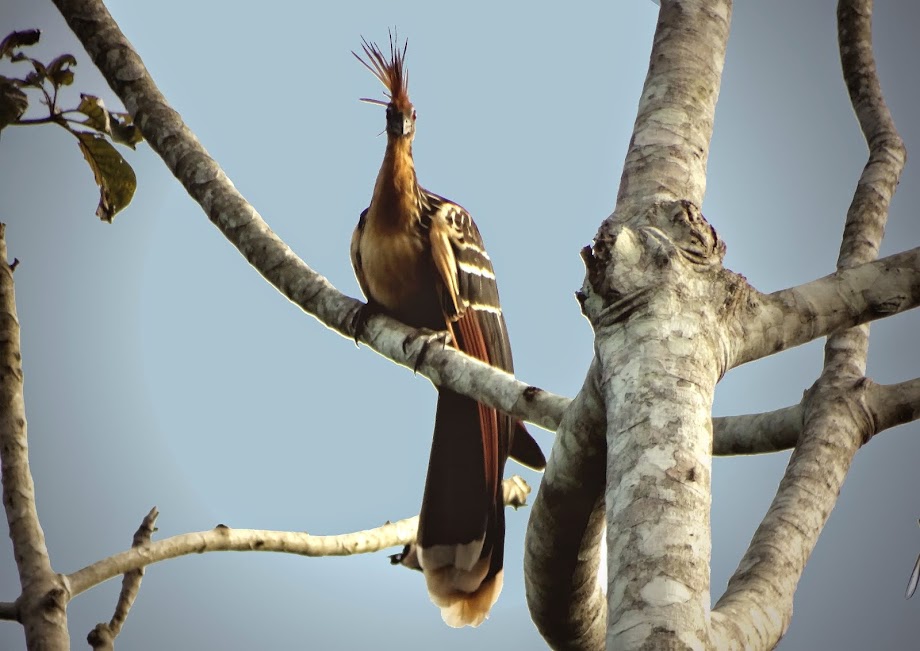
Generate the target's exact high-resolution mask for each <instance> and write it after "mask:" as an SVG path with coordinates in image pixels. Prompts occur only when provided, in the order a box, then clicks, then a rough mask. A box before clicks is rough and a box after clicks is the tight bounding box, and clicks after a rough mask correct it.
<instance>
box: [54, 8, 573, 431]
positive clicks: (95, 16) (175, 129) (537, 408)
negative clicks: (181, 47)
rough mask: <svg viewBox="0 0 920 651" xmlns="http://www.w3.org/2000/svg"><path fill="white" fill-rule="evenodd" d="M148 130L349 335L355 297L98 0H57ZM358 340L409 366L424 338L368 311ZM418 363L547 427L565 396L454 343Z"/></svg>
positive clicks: (330, 322) (238, 230)
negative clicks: (172, 102)
mask: <svg viewBox="0 0 920 651" xmlns="http://www.w3.org/2000/svg"><path fill="white" fill-rule="evenodd" d="M54 3H55V5H56V6H57V8H58V9H59V10H60V12H61V14H62V15H63V16H64V19H65V20H66V21H67V24H68V25H69V26H70V28H71V29H72V30H73V32H74V34H75V35H76V36H77V38H78V39H79V40H80V42H81V43H82V44H83V47H85V48H86V51H87V53H89V55H90V57H91V58H92V60H93V62H94V63H95V64H96V66H97V67H98V68H99V71H100V72H101V73H102V75H103V77H105V79H106V81H107V82H108V84H109V86H110V87H111V88H112V90H113V91H114V93H115V94H116V95H117V96H118V97H119V98H120V99H121V101H122V102H123V103H124V105H125V107H126V108H127V110H128V111H129V112H130V113H131V115H132V117H133V120H134V123H135V124H137V126H138V127H139V128H140V130H141V133H142V134H143V135H144V138H145V139H146V140H147V142H148V143H149V144H150V147H151V149H153V150H154V151H155V152H156V153H157V154H159V155H160V156H161V157H162V158H163V160H164V162H165V163H166V165H167V167H168V168H169V169H170V171H171V172H172V173H173V174H174V175H175V177H176V178H177V179H178V180H179V181H180V182H181V183H182V185H183V186H184V187H185V189H186V190H187V191H188V193H189V195H191V197H192V198H193V199H195V201H197V202H198V203H199V205H201V207H202V209H203V210H204V212H205V213H206V214H207V216H208V218H209V219H210V220H211V222H212V223H213V224H214V225H215V226H217V228H218V229H220V231H221V232H222V233H223V234H224V236H226V238H227V239H228V240H229V241H230V242H231V243H232V244H233V245H234V246H235V247H236V248H237V249H238V250H239V252H240V253H241V254H242V255H243V257H245V258H246V260H247V261H248V262H249V263H250V264H251V265H252V266H253V267H254V268H255V269H256V270H257V271H258V272H259V273H260V274H262V276H263V277H264V278H265V279H266V280H267V281H268V282H269V283H271V284H272V285H273V286H274V287H275V288H276V289H277V290H278V291H279V292H281V294H282V295H284V296H285V297H286V298H287V299H289V300H290V301H292V302H293V303H295V304H296V305H297V306H298V307H300V308H301V309H302V310H304V311H305V312H307V313H308V314H310V315H311V316H314V317H315V318H316V319H318V320H319V321H320V322H321V323H322V324H323V325H325V326H326V327H328V328H330V329H331V330H334V331H336V332H338V333H339V334H341V335H344V336H346V337H349V338H352V337H354V327H353V319H354V316H355V313H356V311H357V309H358V308H359V307H360V305H361V303H360V302H359V301H357V300H355V299H353V298H349V297H347V296H345V295H344V294H342V293H341V292H339V291H338V290H337V289H336V288H335V287H333V285H332V284H331V283H330V282H329V281H328V280H327V279H326V278H325V277H323V276H321V275H320V274H318V273H317V272H316V271H314V270H313V269H311V268H310V267H309V266H308V265H307V264H306V263H305V262H304V261H303V260H301V259H300V258H299V257H297V255H296V254H295V253H294V252H293V251H292V250H291V249H290V248H289V247H288V246H287V245H286V244H285V243H284V242H283V241H281V239H280V238H279V237H278V236H277V235H275V233H274V232H272V230H271V229H270V228H269V226H268V224H266V223H265V221H264V220H263V219H262V217H261V216H260V215H259V213H258V212H256V210H255V208H253V207H252V206H251V205H250V204H249V203H247V202H246V200H245V199H244V198H243V196H242V195H241V194H240V193H239V191H238V190H237V189H236V187H235V186H234V185H233V183H232V182H231V181H230V179H229V178H227V175H226V174H224V172H223V170H221V168H220V166H219V165H218V164H217V162H216V161H215V160H214V159H212V158H211V156H210V155H209V154H208V152H207V151H206V150H205V148H204V147H203V146H202V145H201V143H200V142H199V141H198V140H197V139H196V138H195V136H194V134H192V132H191V131H190V130H189V128H188V127H187V126H186V125H185V123H184V122H183V121H182V118H181V116H180V115H179V114H178V113H177V112H176V111H174V110H173V109H172V108H171V107H170V106H169V104H168V103H167V101H166V98H165V97H164V96H163V94H162V93H161V92H160V90H159V89H158V88H157V86H156V84H155V83H154V81H153V79H152V78H151V77H150V75H149V73H148V72H147V69H146V68H145V67H144V64H143V62H142V61H141V58H140V57H139V56H138V54H137V52H135V50H134V48H133V47H132V46H131V44H130V43H129V42H128V40H127V39H126V38H125V36H124V34H122V33H121V30H120V29H119V28H118V25H117V24H116V23H115V20H114V19H113V18H112V16H111V15H110V14H109V12H108V10H107V9H106V8H105V6H104V5H103V4H102V2H101V0H54ZM361 341H363V342H364V343H366V344H367V345H369V346H370V347H371V348H373V349H374V350H375V351H377V352H378V353H380V354H381V355H383V356H384V357H386V358H388V359H390V360H392V361H394V362H396V363H398V364H402V365H403V366H406V367H408V368H414V367H415V365H416V363H417V362H418V360H419V355H420V353H421V352H422V350H423V349H424V348H425V346H426V345H427V344H428V343H429V341H430V339H429V338H428V337H419V336H418V333H417V331H416V330H414V329H412V328H408V327H407V326H405V325H402V324H400V323H398V322H397V321H395V320H393V319H391V318H389V317H387V316H385V315H377V316H374V317H372V318H371V319H370V320H369V322H368V324H367V328H366V330H365V332H364V333H363V334H362V336H361ZM418 372H419V373H421V374H422V375H424V376H425V377H427V378H429V379H430V380H431V381H432V382H433V383H434V384H436V385H438V386H444V387H447V388H449V389H452V390H453V391H456V392H458V393H462V394H464V395H468V396H471V397H474V398H476V399H477V400H480V401H482V402H484V403H486V404H488V405H490V406H492V407H495V408H497V409H500V410H502V411H504V412H505V413H508V414H511V415H512V416H516V417H518V418H522V419H524V420H527V421H530V422H532V423H535V424H537V425H540V426H541V427H547V428H552V427H554V426H555V424H556V423H558V419H559V415H561V413H562V410H563V409H564V405H565V404H567V402H568V399H567V398H563V397H561V396H556V395H553V394H551V393H548V392H546V391H543V390H541V389H538V388H536V387H533V386H530V385H528V384H525V383H523V382H519V381H517V380H515V379H514V378H513V376H511V375H509V374H507V373H505V372H503V371H500V370H498V369H495V368H493V367H491V366H489V365H487V364H484V363H482V362H479V361H477V360H473V359H472V358H470V357H467V356H466V355H464V354H463V353H460V352H459V351H457V350H456V349H454V348H452V347H446V348H444V347H441V346H434V345H433V346H430V347H429V350H428V351H427V353H426V354H425V356H424V361H423V362H422V363H421V364H420V365H419V366H418Z"/></svg>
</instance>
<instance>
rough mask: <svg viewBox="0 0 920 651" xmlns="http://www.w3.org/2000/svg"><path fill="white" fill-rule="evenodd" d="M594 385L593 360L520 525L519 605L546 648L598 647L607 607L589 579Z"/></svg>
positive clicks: (595, 453) (594, 527)
mask: <svg viewBox="0 0 920 651" xmlns="http://www.w3.org/2000/svg"><path fill="white" fill-rule="evenodd" d="M597 382H598V363H597V361H596V360H595V361H594V362H593V363H592V365H591V369H590V370H589V371H588V374H587V377H586V378H585V382H584V386H582V388H581V391H579V392H578V395H576V396H575V399H574V400H573V401H572V404H571V405H570V406H569V408H568V409H567V410H566V412H565V415H564V416H563V418H562V422H561V423H560V425H559V429H558V431H557V438H556V442H555V444H554V445H553V450H552V452H551V454H550V459H549V461H548V463H547V466H546V472H545V473H544V474H543V479H542V480H541V482H540V490H539V491H538V492H537V497H536V499H535V500H534V504H533V507H532V509H531V514H530V520H529V521H528V525H527V537H526V539H525V540H526V542H525V547H524V581H525V587H526V590H527V605H528V607H529V608H530V613H531V615H532V617H533V619H534V623H535V624H536V626H537V629H538V630H539V631H540V634H541V635H542V636H543V637H544V638H545V639H546V641H547V643H548V644H549V646H550V647H551V648H553V649H599V648H602V647H603V646H604V636H605V630H606V623H607V604H606V600H605V599H604V594H603V592H602V589H601V586H600V585H599V584H598V580H597V579H598V570H599V569H600V568H599V563H600V555H599V551H600V546H601V545H602V544H603V540H602V537H601V536H602V535H603V531H604V500H603V490H604V462H605V458H606V452H607V450H606V445H604V439H603V438H602V437H601V436H600V433H601V432H603V431H604V429H605V427H604V425H605V423H604V407H603V402H602V399H601V394H600V391H599V390H598V387H597Z"/></svg>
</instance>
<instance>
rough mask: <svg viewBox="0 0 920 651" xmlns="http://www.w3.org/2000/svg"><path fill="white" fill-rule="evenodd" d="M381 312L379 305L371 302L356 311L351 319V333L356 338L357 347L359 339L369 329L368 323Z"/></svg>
mask: <svg viewBox="0 0 920 651" xmlns="http://www.w3.org/2000/svg"><path fill="white" fill-rule="evenodd" d="M381 311H382V310H381V309H380V306H379V305H377V304H376V303H372V302H370V301H369V302H367V303H363V304H361V305H359V306H358V308H357V309H356V310H355V312H354V314H353V315H352V317H351V331H352V333H353V334H354V336H355V346H357V345H358V339H359V338H360V337H361V335H363V334H364V331H365V330H366V329H367V322H368V321H370V319H371V317H372V316H374V315H375V314H379V313H380V312H381Z"/></svg>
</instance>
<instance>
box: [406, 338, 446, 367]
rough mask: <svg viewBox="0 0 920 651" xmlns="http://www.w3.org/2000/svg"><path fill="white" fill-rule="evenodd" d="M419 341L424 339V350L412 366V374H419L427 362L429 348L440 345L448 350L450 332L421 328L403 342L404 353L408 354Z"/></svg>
mask: <svg viewBox="0 0 920 651" xmlns="http://www.w3.org/2000/svg"><path fill="white" fill-rule="evenodd" d="M418 339H424V341H423V342H422V349H421V350H420V351H419V353H418V356H416V358H415V364H413V365H412V372H413V373H418V370H419V368H421V366H422V364H423V363H424V362H425V357H427V355H428V347H429V346H431V344H433V343H440V344H441V347H442V348H446V347H447V344H449V343H450V342H451V336H450V332H448V331H447V330H429V329H428V328H419V329H418V330H416V331H415V332H413V333H412V334H411V335H409V336H407V337H406V338H405V339H404V340H403V346H402V347H403V352H405V353H408V352H409V347H410V346H412V344H414V343H415V342H416V341H417V340H418Z"/></svg>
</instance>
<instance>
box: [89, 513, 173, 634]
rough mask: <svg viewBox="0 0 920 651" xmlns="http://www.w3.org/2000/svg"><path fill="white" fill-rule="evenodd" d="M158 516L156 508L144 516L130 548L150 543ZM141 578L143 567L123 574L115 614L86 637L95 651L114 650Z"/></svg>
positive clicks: (138, 588) (138, 589)
mask: <svg viewBox="0 0 920 651" xmlns="http://www.w3.org/2000/svg"><path fill="white" fill-rule="evenodd" d="M158 515H159V513H158V512H157V507H153V508H152V509H150V512H149V513H147V515H145V516H144V519H143V520H142V521H141V526H140V527H139V528H138V530H137V531H136V532H135V534H134V540H133V541H132V542H131V547H140V546H142V545H146V544H148V543H149V542H150V538H151V536H152V535H153V532H154V531H156V527H155V526H154V525H155V524H156V521H157V516H158ZM143 578H144V568H143V567H139V568H137V569H136V570H131V571H130V572H125V578H124V579H123V580H122V582H121V593H119V595H118V603H116V604H115V614H114V615H112V619H110V620H109V621H108V623H99V624H96V626H95V628H93V630H92V631H90V632H89V635H87V636H86V641H87V642H89V644H90V646H92V647H93V649H94V650H95V651H112V650H113V649H114V648H115V638H116V637H118V634H119V633H121V628H122V626H124V623H125V620H126V619H127V618H128V612H129V611H130V610H131V606H132V605H134V600H135V599H136V598H137V593H138V591H140V589H141V579H143Z"/></svg>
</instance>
